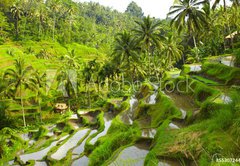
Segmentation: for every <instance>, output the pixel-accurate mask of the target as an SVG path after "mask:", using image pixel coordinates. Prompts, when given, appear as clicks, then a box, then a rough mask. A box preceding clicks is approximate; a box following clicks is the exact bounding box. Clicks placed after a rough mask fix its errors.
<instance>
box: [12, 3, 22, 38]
mask: <svg viewBox="0 0 240 166" xmlns="http://www.w3.org/2000/svg"><path fill="white" fill-rule="evenodd" d="M11 13H12V16H13V19H14V20H15V23H14V26H15V33H16V37H17V38H18V34H19V25H18V24H19V20H20V19H21V16H22V15H23V10H22V9H21V8H20V7H18V6H12V7H11Z"/></svg>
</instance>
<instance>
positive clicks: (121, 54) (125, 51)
mask: <svg viewBox="0 0 240 166" xmlns="http://www.w3.org/2000/svg"><path fill="white" fill-rule="evenodd" d="M115 40H116V44H115V47H114V50H113V54H114V55H116V56H117V59H119V62H120V63H121V62H123V63H124V62H126V63H127V65H128V67H130V62H131V60H134V61H137V57H138V53H137V50H139V46H138V43H137V41H136V39H134V38H133V37H132V36H131V34H130V33H128V32H123V33H119V34H117V37H116V39H115Z"/></svg>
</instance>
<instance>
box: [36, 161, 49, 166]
mask: <svg viewBox="0 0 240 166" xmlns="http://www.w3.org/2000/svg"><path fill="white" fill-rule="evenodd" d="M35 166H47V163H46V162H44V161H36V162H35Z"/></svg>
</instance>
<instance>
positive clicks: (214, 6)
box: [212, 0, 226, 11]
mask: <svg viewBox="0 0 240 166" xmlns="http://www.w3.org/2000/svg"><path fill="white" fill-rule="evenodd" d="M220 2H221V0H215V1H214V3H213V6H212V9H213V10H214V9H216V7H217V5H218V4H219V3H220ZM223 7H224V11H226V0H223Z"/></svg>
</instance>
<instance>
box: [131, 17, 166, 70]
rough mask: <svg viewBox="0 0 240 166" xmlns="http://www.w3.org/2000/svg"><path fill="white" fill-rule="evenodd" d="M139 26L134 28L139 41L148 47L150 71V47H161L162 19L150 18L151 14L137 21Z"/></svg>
mask: <svg viewBox="0 0 240 166" xmlns="http://www.w3.org/2000/svg"><path fill="white" fill-rule="evenodd" d="M136 23H137V27H136V28H135V29H134V30H133V31H134V32H135V35H136V37H137V39H138V41H139V42H140V43H141V45H142V47H143V48H144V49H146V52H147V56H148V58H149V71H150V63H151V58H150V51H151V50H150V49H151V47H152V46H156V47H158V48H159V47H160V46H161V43H160V24H161V22H160V21H157V20H155V19H152V18H150V16H147V17H144V18H143V19H142V21H136Z"/></svg>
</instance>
